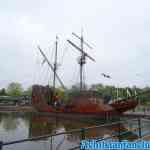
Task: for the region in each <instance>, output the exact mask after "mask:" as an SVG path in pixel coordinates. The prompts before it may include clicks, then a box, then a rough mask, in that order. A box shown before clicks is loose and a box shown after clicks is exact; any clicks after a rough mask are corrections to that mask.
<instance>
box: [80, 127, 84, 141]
mask: <svg viewBox="0 0 150 150" xmlns="http://www.w3.org/2000/svg"><path fill="white" fill-rule="evenodd" d="M81 139H82V140H84V139H85V129H84V128H81Z"/></svg>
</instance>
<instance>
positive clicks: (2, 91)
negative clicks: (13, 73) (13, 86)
mask: <svg viewBox="0 0 150 150" xmlns="http://www.w3.org/2000/svg"><path fill="white" fill-rule="evenodd" d="M0 95H1V96H5V95H7V94H6V90H5V88H2V89H1V90H0Z"/></svg>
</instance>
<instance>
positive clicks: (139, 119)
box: [138, 118, 142, 138]
mask: <svg viewBox="0 0 150 150" xmlns="http://www.w3.org/2000/svg"><path fill="white" fill-rule="evenodd" d="M138 128H139V137H140V138H141V137H142V131H141V118H138Z"/></svg>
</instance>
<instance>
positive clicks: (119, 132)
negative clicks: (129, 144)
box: [118, 116, 121, 142]
mask: <svg viewBox="0 0 150 150" xmlns="http://www.w3.org/2000/svg"><path fill="white" fill-rule="evenodd" d="M118 138H119V142H121V128H120V116H119V127H118Z"/></svg>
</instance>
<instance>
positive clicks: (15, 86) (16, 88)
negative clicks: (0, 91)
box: [7, 82, 23, 96]
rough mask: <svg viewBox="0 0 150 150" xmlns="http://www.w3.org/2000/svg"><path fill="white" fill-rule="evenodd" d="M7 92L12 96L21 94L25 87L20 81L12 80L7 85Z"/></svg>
mask: <svg viewBox="0 0 150 150" xmlns="http://www.w3.org/2000/svg"><path fill="white" fill-rule="evenodd" d="M7 93H8V95H10V96H20V95H22V93H23V88H22V85H21V84H20V83H17V82H12V83H10V84H9V85H8V87H7Z"/></svg>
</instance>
